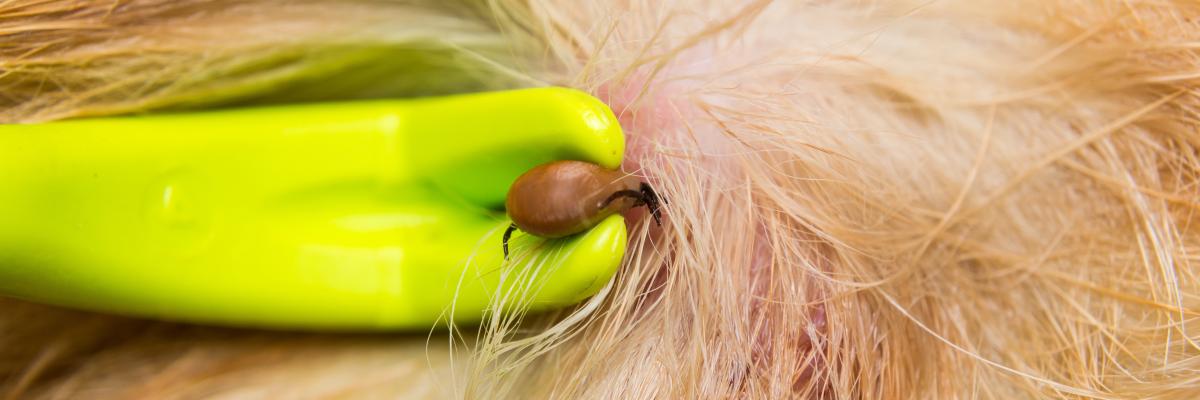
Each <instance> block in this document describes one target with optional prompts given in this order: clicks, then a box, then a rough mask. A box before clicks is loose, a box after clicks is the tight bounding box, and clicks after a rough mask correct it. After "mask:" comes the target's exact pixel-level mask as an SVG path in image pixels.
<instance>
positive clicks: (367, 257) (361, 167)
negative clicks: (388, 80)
mask: <svg viewBox="0 0 1200 400" xmlns="http://www.w3.org/2000/svg"><path fill="white" fill-rule="evenodd" d="M624 147H625V141H624V137H623V135H622V132H621V128H620V126H619V124H618V123H617V120H616V118H615V117H614V116H613V113H612V111H611V110H609V109H608V107H606V106H605V105H604V104H602V103H601V102H600V101H598V100H596V99H595V98H592V97H590V96H588V95H586V94H584V93H582V92H578V91H574V90H569V89H563V88H539V89H525V90H516V91H507V92H491V93H480V94H468V95H456V96H448V97H438V98H424V99H408V100H373V101H356V102H347V103H329V104H308V105H288V106H278V107H266V108H254V109H236V110H224V111H211V112H200V113H186V114H166V115H144V116H129V117H119V118H95V119H81V120H73V121H63V122H53V123H45V124H31V125H4V126H0V295H3V296H9V297H16V298H21V299H26V300H30V301H36V302H43V303H49V304H56V305H61V306H67V307H74V308H82V309H88V310H96V311H102V312H111V313H117V314H123V315H132V316H141V317H149V318H160V319H168V320H176V321H189V322H198V323H212V324H223V325H237V326H252V327H269V328H298V329H337V330H391V329H428V328H430V327H433V326H435V325H437V324H438V323H439V322H445V321H446V320H451V321H454V322H458V323H471V322H477V321H479V320H481V319H482V318H483V317H484V315H485V313H486V312H488V311H487V310H489V307H491V305H492V300H493V298H494V297H495V296H498V295H502V294H503V293H517V292H519V293H523V294H522V295H521V296H523V297H521V300H523V301H519V302H514V303H515V304H518V303H519V304H524V306H526V307H528V308H527V309H528V310H531V311H538V310H547V309H554V308H560V307H565V306H569V305H572V304H575V303H577V302H579V301H581V300H583V299H584V298H587V297H588V296H591V295H593V294H595V293H596V292H598V291H599V290H600V289H601V288H603V287H604V286H605V285H606V284H607V283H608V282H609V280H610V279H611V278H612V276H613V274H614V272H615V271H616V269H617V266H618V265H619V264H620V261H621V257H622V256H623V255H624V253H625V246H626V235H627V234H626V229H625V221H624V219H623V218H622V217H621V215H620V214H613V213H609V214H605V215H604V216H603V218H600V219H599V220H598V221H592V220H589V221H587V224H588V226H587V228H586V229H584V230H582V232H579V233H577V234H574V235H571V236H566V237H563V238H560V239H543V238H538V237H534V236H530V235H525V236H524V237H517V238H513V246H514V253H513V255H514V256H519V257H515V258H513V259H510V260H509V261H507V262H506V261H505V255H504V254H503V252H501V248H502V239H503V238H502V236H503V234H504V232H505V231H506V230H507V228H508V227H510V226H511V224H512V221H511V220H509V219H508V218H507V216H506V214H505V212H504V205H505V200H506V196H507V194H508V191H509V188H510V186H512V184H513V183H514V181H516V179H517V178H518V177H519V176H521V175H522V174H523V173H525V172H526V171H528V170H531V169H533V168H534V167H535V166H539V165H543V164H547V163H551V162H554V161H559V160H574V161H582V162H586V163H590V164H594V165H596V166H599V167H602V168H604V169H606V170H612V171H615V170H617V169H618V168H619V167H620V164H621V157H622V154H623V153H624ZM637 200H638V199H636V198H635V199H633V200H630V201H633V202H636V201H637ZM631 204H632V203H631ZM521 260H525V262H521ZM530 268H537V269H538V270H536V271H533V270H528V269H530ZM522 269H524V270H522ZM531 280H534V281H531ZM513 288H535V289H534V290H528V291H521V290H517V291H512V290H511V289H513ZM452 310H453V311H452Z"/></svg>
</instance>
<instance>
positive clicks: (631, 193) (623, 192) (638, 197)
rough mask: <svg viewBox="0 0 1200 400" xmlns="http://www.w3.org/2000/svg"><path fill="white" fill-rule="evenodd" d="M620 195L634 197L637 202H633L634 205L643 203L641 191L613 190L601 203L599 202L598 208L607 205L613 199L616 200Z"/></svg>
mask: <svg viewBox="0 0 1200 400" xmlns="http://www.w3.org/2000/svg"><path fill="white" fill-rule="evenodd" d="M622 197H632V198H634V199H636V200H637V201H638V202H637V204H634V207H637V206H640V205H642V204H645V203H644V202H643V200H644V199H643V197H644V195H643V194H642V193H641V192H639V191H636V190H618V191H616V192H613V194H612V195H611V196H608V199H605V200H604V202H603V203H600V208H604V207H608V205H609V204H612V202H613V201H616V200H617V199H619V198H622Z"/></svg>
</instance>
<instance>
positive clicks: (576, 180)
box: [504, 161, 661, 257]
mask: <svg viewBox="0 0 1200 400" xmlns="http://www.w3.org/2000/svg"><path fill="white" fill-rule="evenodd" d="M642 205H644V206H646V207H647V208H649V209H650V214H651V215H652V216H653V217H654V221H655V222H656V223H657V222H660V219H661V213H660V211H659V200H658V195H657V194H655V193H654V189H652V188H651V187H650V185H648V184H646V183H644V182H642V181H640V180H638V179H637V178H636V177H634V176H631V175H628V174H625V173H623V172H621V171H616V170H610V169H605V168H604V167H601V166H599V165H596V164H592V163H588V162H583V161H554V162H551V163H547V164H542V165H539V166H537V167H534V168H533V169H531V170H529V171H528V172H526V173H525V174H523V175H521V176H520V177H519V178H517V180H516V181H515V182H513V185H512V187H511V188H509V190H508V198H507V199H506V200H505V202H504V206H505V208H506V209H507V210H508V216H509V218H512V221H513V224H512V226H510V227H509V228H508V230H507V231H505V232H504V255H505V256H506V257H507V256H508V239H509V237H510V236H511V235H512V232H513V230H515V229H518V228H519V229H521V230H522V231H525V232H528V233H530V234H533V235H536V236H540V237H545V238H559V237H564V236H570V235H574V234H576V233H579V232H583V231H585V230H587V229H588V228H591V227H593V226H595V225H596V224H598V223H600V221H602V220H604V219H605V218H607V217H608V216H610V215H613V214H616V213H619V212H622V211H625V210H628V209H630V208H633V207H638V206H642Z"/></svg>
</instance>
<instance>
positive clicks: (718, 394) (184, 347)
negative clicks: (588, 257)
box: [0, 0, 1200, 399]
mask: <svg viewBox="0 0 1200 400" xmlns="http://www.w3.org/2000/svg"><path fill="white" fill-rule="evenodd" d="M1197 18H1200V5H1197V4H1195V3H1192V2H1187V1H1167V0H1159V1H1066V0H1062V1H1039V0H1022V1H1000V0H996V1H934V2H927V1H892V2H875V1H852V0H846V1H808V2H769V1H751V2H746V1H733V0H692V1H684V0H678V1H671V0H667V1H655V0H625V1H584V2H569V1H562V2H553V1H539V0H529V1H512V2H506V1H488V2H482V1H480V2H470V1H466V2H457V3H445V2H437V1H410V2H394V3H393V2H375V1H333V0H329V1H304V2H290V3H287V4H284V2H274V1H248V2H225V1H212V2H206V1H190V0H189V1H141V2H138V1H133V2H83V3H75V2H55V1H33V0H28V1H7V2H0V38H4V41H3V44H2V45H0V93H2V94H3V95H2V96H0V120H4V121H9V122H13V121H44V120H51V119H58V118H67V117H76V116H88V115H107V114H115V113H129V112H142V111H152V110H160V109H192V108H205V107H223V106H237V105H246V104H260V103H277V102H290V101H308V100H329V99H350V98H361V97H378V96H399V95H425V94H440V93H451V92H459V91H475V90H489V89H500V88H510V87H521V86H537V85H559V86H570V87H575V88H579V89H583V90H586V91H588V92H590V93H592V94H594V95H596V96H597V97H599V98H600V99H601V100H604V101H605V102H606V103H607V104H609V105H610V106H611V107H612V108H613V110H614V111H615V112H616V114H617V115H618V117H619V118H620V120H621V121H622V124H623V126H624V128H625V131H626V133H627V135H628V142H629V150H628V154H627V155H626V160H627V161H626V166H625V168H626V169H627V170H628V171H630V172H634V173H637V174H639V175H641V176H643V177H645V178H646V179H647V180H648V181H649V182H651V183H652V184H653V185H654V186H655V188H656V189H657V190H658V191H659V192H660V194H661V195H662V196H664V197H665V198H667V199H669V201H670V205H669V206H668V207H667V209H666V214H667V218H666V219H665V221H664V226H663V227H662V228H661V229H659V228H656V227H654V226H653V224H652V223H650V222H649V221H647V220H646V219H645V218H639V217H638V216H633V217H634V221H635V222H634V223H632V224H631V226H633V231H632V232H631V236H630V237H631V243H630V247H629V248H630V252H629V255H628V256H627V260H626V263H625V265H623V267H622V269H621V271H620V272H619V273H618V276H617V277H616V279H615V280H614V281H613V283H611V284H610V286H609V287H608V288H606V289H605V292H603V295H602V296H598V297H595V298H593V299H592V300H589V301H588V302H587V303H585V304H584V305H581V306H580V307H578V308H576V309H573V310H567V311H564V312H562V313H560V314H559V315H558V316H557V317H554V316H551V317H542V318H533V319H531V320H529V321H520V320H519V319H513V318H510V317H506V316H497V317H496V318H493V319H492V320H491V323H490V324H485V325H484V326H483V327H482V328H481V329H480V332H479V336H478V337H477V339H476V337H475V336H473V335H469V336H467V340H466V341H467V342H469V343H470V345H469V346H468V348H467V350H469V351H470V354H468V355H467V356H468V357H467V358H468V359H469V361H470V363H471V364H470V366H468V367H465V368H459V367H452V366H449V365H450V361H449V360H450V359H451V358H449V357H450V356H447V355H443V354H446V353H445V352H446V349H445V348H443V347H440V346H443V345H440V344H438V345H433V346H434V347H433V349H434V350H432V351H424V352H419V351H417V352H404V351H401V350H398V349H399V347H398V346H399V345H398V344H396V343H395V342H392V341H389V340H385V339H381V338H374V337H372V338H346V337H329V336H321V335H301V334H269V333H259V332H237V331H225V330H210V329H206V328H189V327H183V326H175V325H170V324H163V323H150V322H142V321H131V320H123V319H113V318H111V317H103V316H91V315H90V314H87V315H89V316H88V317H86V318H89V319H91V322H86V321H85V322H83V323H80V322H79V321H78V320H79V319H80V318H82V317H81V315H85V314H77V313H72V312H66V311H48V310H45V309H42V308H39V307H38V306H33V305H28V304H23V303H18V302H14V301H8V302H5V303H3V307H5V309H6V310H7V311H5V312H3V313H0V359H3V360H11V361H9V362H7V363H4V364H3V366H2V368H3V370H2V371H3V372H0V374H3V375H5V376H8V377H9V378H10V379H9V381H10V382H14V383H11V384H9V386H8V388H7V389H6V390H7V394H9V395H10V396H13V397H24V396H27V395H28V396H41V397H48V398H53V397H55V396H59V397H77V395H92V396H103V397H109V396H124V397H154V398H159V397H182V398H187V397H206V396H211V395H218V394H225V395H246V396H249V397H254V396H255V395H256V393H258V394H265V393H295V394H297V395H300V394H306V395H314V396H316V397H339V396H344V397H360V396H364V395H368V394H376V395H378V394H385V393H386V394H394V393H397V392H399V393H403V392H404V390H399V389H401V388H398V387H396V385H395V383H396V382H397V380H398V379H402V378H401V377H400V375H403V374H400V373H397V372H396V371H397V368H408V369H412V368H422V367H423V365H424V364H425V363H428V364H430V365H432V366H434V367H435V368H434V369H435V370H437V371H445V373H446V374H448V375H451V376H453V377H454V379H453V380H449V381H438V382H442V383H440V385H442V386H440V388H439V389H428V390H426V391H424V392H415V393H417V394H418V395H427V396H432V397H438V396H468V397H477V398H493V397H505V396H507V397H513V398H565V399H576V398H597V399H610V398H655V399H657V398H664V399H676V398H848V399H855V398H864V399H894V398H901V399H905V398H931V399H941V398H975V397H978V398H999V399H1011V398H1043V397H1063V398H1179V399H1192V398H1196V397H1198V396H1200V374H1197V373H1196V371H1197V370H1200V343H1198V342H1200V322H1198V321H1200V319H1198V314H1200V277H1198V272H1200V270H1198V269H1197V267H1196V254H1197V253H1198V252H1200V248H1198V247H1197V245H1198V244H1200V234H1198V233H1197V231H1196V227H1195V226H1194V225H1195V224H1194V222H1196V221H1195V220H1196V218H1195V217H1194V213H1195V211H1196V210H1197V209H1198V208H1200V181H1198V177H1200V174H1198V173H1200V171H1198V169H1200V156H1198V154H1200V153H1198V151H1197V148H1198V147H1200V134H1198V132H1197V129H1198V127H1200V125H1198V123H1197V110H1198V108H1197V107H1198V105H1200V103H1198V101H1200V98H1198V97H1197V92H1196V89H1197V82H1198V78H1200V73H1198V71H1200V62H1198V60H1200V58H1198V57H1197V56H1198V54H1197V49H1198V48H1200V46H1197V43H1200V41H1198V39H1200V27H1197V22H1196V21H1197ZM431 77H436V78H437V79H430V78H431ZM35 311H36V312H51V313H52V316H51V317H49V318H46V317H39V316H35V315H32V314H33V313H34V312H35ZM519 322H524V324H523V325H519V324H518V323H519ZM530 327H534V328H536V329H532V330H531V329H530ZM64 329H71V333H64V334H47V333H50V332H57V331H60V330H64ZM463 329H470V328H465V327H464V328H463ZM197 331H199V333H197ZM131 332H136V333H137V334H139V335H142V336H140V337H137V338H134V339H129V340H123V341H116V339H113V338H115V337H119V336H122V335H126V334H129V333H131ZM147 332H148V333H147ZM180 332H183V334H184V337H185V338H187V339H184V340H174V339H170V338H169V337H170V336H171V335H175V334H180ZM189 335H190V336H189ZM434 335H439V334H438V333H435V334H434ZM456 340H457V339H456ZM114 341H115V342H114ZM397 341H399V340H397ZM435 342H436V343H442V342H446V341H445V340H440V339H439V340H433V341H431V343H435ZM263 343H275V344H270V345H265V347H266V348H267V349H272V350H264V349H263V348H261V347H262V346H260V345H262V344H263ZM456 343H457V342H456ZM159 348H168V349H171V354H170V355H162V354H159V353H158V352H156V351H154V349H159ZM456 348H457V347H456ZM214 349H215V350H217V351H214ZM272 352H274V353H272ZM297 353H299V354H307V356H306V357H297V356H294V354H297ZM398 353H400V354H399V355H396V356H395V357H394V358H387V357H384V356H380V354H398ZM418 353H420V354H421V355H417V354H418ZM272 357H274V358H272ZM335 359H336V360H339V362H338V363H336V367H334V368H331V367H329V366H327V365H316V364H317V363H315V362H314V361H313V360H335ZM382 359H388V360H392V361H393V362H392V363H388V362H381V361H380V360H382ZM405 359H407V360H414V359H421V361H420V362H418V363H416V364H412V363H410V364H404V363H403V362H396V361H395V360H405ZM355 360H362V361H363V362H362V364H361V365H358V364H357V363H356V362H355ZM97 363H100V364H99V365H100V366H97V365H98V364H97ZM414 365H417V366H414ZM164 366H165V367H164ZM402 366H403V367H402ZM97 370H99V371H97ZM129 371H134V372H133V373H131V372H129ZM137 371H140V372H137ZM312 371H317V372H312ZM364 376H369V377H372V378H364ZM293 378H294V379H293ZM403 379H407V378H403ZM414 381H420V382H421V383H420V384H422V385H427V386H437V385H439V384H435V383H430V382H434V381H437V380H436V379H433V378H429V379H428V380H426V378H419V379H415V380H414ZM445 382H449V383H445ZM414 385H416V384H414ZM114 386H116V387H119V388H118V389H113V387H114ZM256 389H257V390H258V391H256ZM4 390H5V389H0V394H4V393H5V392H4ZM106 390H107V391H106ZM288 390H291V392H287V391H288ZM410 393H413V392H410Z"/></svg>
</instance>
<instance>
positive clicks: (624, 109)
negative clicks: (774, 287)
mask: <svg viewBox="0 0 1200 400" xmlns="http://www.w3.org/2000/svg"><path fill="white" fill-rule="evenodd" d="M699 52H700V51H697V50H692V51H689V53H699ZM694 57H700V58H690V57H689V59H700V60H709V59H710V58H703V57H704V55H703V54H695V55H694ZM681 58H684V57H681ZM707 66H708V65H705V64H703V63H701V64H695V65H690V66H688V67H686V68H678V67H670V66H668V67H666V68H667V69H665V70H663V71H660V72H659V73H658V74H656V75H654V76H651V74H650V72H649V71H650V68H649V67H643V68H641V69H639V70H637V71H635V72H633V73H632V74H631V76H629V77H626V78H625V79H623V80H621V81H619V82H618V83H619V84H613V83H611V82H610V83H608V84H605V85H602V86H601V87H599V88H598V89H597V90H595V91H594V93H595V94H596V95H597V96H598V97H599V98H600V99H601V100H602V101H604V102H605V103H606V104H608V105H609V106H610V107H611V108H612V109H613V111H614V113H616V115H617V119H618V120H619V121H620V123H621V126H622V128H623V129H624V130H625V132H627V136H626V143H627V144H628V146H627V148H626V158H625V161H624V164H623V167H624V168H623V169H624V170H625V171H628V172H631V173H633V174H635V175H639V176H642V177H643V179H644V180H646V181H647V182H649V183H650V184H651V185H652V186H654V187H656V188H658V187H661V185H657V182H656V181H655V171H651V170H650V169H651V168H654V167H653V166H656V165H664V164H671V163H677V162H681V161H680V160H678V159H677V157H675V156H673V155H672V154H671V153H670V151H669V150H667V151H664V150H663V148H664V147H668V146H656V145H657V144H659V143H663V142H672V143H681V142H682V143H687V144H689V145H691V146H694V147H696V148H697V149H695V150H700V151H701V152H702V153H704V152H713V153H719V152H720V151H719V150H720V149H721V148H722V147H724V146H723V144H722V143H724V142H726V141H727V138H724V137H719V135H713V136H717V137H712V136H709V135H704V134H699V133H698V134H696V135H694V136H689V137H687V138H683V139H682V140H678V139H676V140H674V141H672V140H670V139H672V138H669V137H667V136H666V135H670V134H674V133H676V132H692V131H693V129H692V128H693V127H692V126H689V125H688V122H687V121H691V120H695V119H698V118H708V117H709V116H708V115H707V114H706V112H705V111H703V110H697V109H694V108H688V107H684V106H681V105H680V104H682V103H677V102H675V101H673V100H672V99H678V98H681V96H686V95H688V93H684V92H683V90H682V89H683V87H684V86H685V85H683V84H680V83H679V82H663V81H662V77H664V76H683V75H680V74H684V75H688V74H703V73H704V71H699V70H703V69H706V68H705V67H707ZM673 68H674V69H675V70H673ZM709 73H711V71H709ZM650 79H654V80H655V81H656V82H653V83H652V84H648V83H649V82H647V81H648V80H650ZM648 87H653V88H655V89H654V92H652V93H648V94H643V95H639V94H641V93H642V91H643V89H644V88H648ZM635 106H636V107H635ZM634 109H636V110H637V112H636V113H634V112H632V111H631V110H634ZM702 133H703V132H702ZM682 162H686V161H682ZM643 168H646V169H647V170H645V171H643ZM659 194H660V195H661V196H664V197H667V198H671V197H673V196H672V195H671V193H659ZM625 214H626V217H627V218H629V219H630V220H631V221H632V223H631V225H634V226H636V225H638V224H639V223H640V222H641V219H642V218H645V217H646V215H645V214H644V211H640V210H637V209H635V210H630V211H627V212H626V213H625ZM668 215H669V213H664V217H665V218H669V217H667V216H668ZM664 221H665V219H664ZM668 225H670V224H669V223H667V222H664V226H668ZM649 229H650V230H649V231H648V232H649V234H650V235H652V236H658V235H661V234H662V229H666V228H665V227H663V228H659V227H655V226H650V228H649ZM756 237H757V238H759V239H763V238H765V235H763V234H761V233H760V234H759V235H756ZM647 243H649V244H651V245H652V244H653V243H654V240H653V238H651V240H649V241H648V242H647ZM771 259H772V255H771V249H770V248H769V243H767V242H766V241H765V240H759V241H758V242H757V244H756V246H755V253H754V254H753V256H752V260H751V261H750V268H749V269H748V271H749V273H750V274H751V275H753V276H752V277H750V278H751V279H752V280H753V281H755V284H754V286H753V287H754V289H753V295H754V296H753V297H754V298H755V299H756V300H754V304H752V305H751V307H753V309H755V310H756V311H755V312H756V313H757V312H759V311H757V310H760V309H763V308H764V307H766V306H765V305H764V304H761V301H760V300H758V299H762V298H767V297H768V296H766V295H765V294H766V292H767V291H768V290H771V289H770V288H771V284H772V282H771V272H770V268H771ZM668 276H669V274H667V273H666V271H665V270H664V271H662V273H659V274H656V275H655V278H654V279H653V281H654V282H655V283H654V284H652V285H650V287H651V288H661V287H662V283H663V282H662V281H665V280H666V279H668ZM811 291H812V292H811V294H810V299H811V300H814V301H815V300H816V299H817V298H818V297H819V296H820V295H819V293H818V289H817V288H812V289H811ZM648 295H649V297H650V298H654V297H657V294H656V293H653V292H652V293H649V294H648ZM762 312H767V311H765V310H764V311H762ZM808 319H809V321H811V323H812V326H811V328H810V329H812V330H815V332H817V333H818V335H820V334H822V333H824V332H825V329H826V325H825V321H826V319H825V307H824V306H823V305H820V304H819V303H818V305H816V306H813V307H812V308H811V311H810V312H809V315H808ZM770 329H771V328H770V327H769V326H768V327H766V328H765V329H763V330H760V331H759V332H758V335H757V339H756V344H755V345H754V349H753V350H752V355H751V359H752V360H758V359H760V358H765V357H769V355H770V354H771V352H772V349H771V346H774V344H773V343H771V342H769V341H768V340H769V338H771V337H773V336H774V335H773V334H772V333H771V332H770ZM819 345H821V344H817V343H812V342H811V340H809V339H807V336H804V337H802V339H800V341H799V342H797V343H794V344H792V345H791V346H794V349H795V351H799V352H811V353H815V354H816V356H815V357H814V358H813V359H812V360H813V361H811V362H809V363H808V364H806V365H799V366H797V368H798V369H799V370H800V371H801V372H800V373H799V374H798V377H797V380H796V382H795V384H794V387H795V388H796V389H797V390H799V389H800V388H801V387H803V386H804V383H805V382H806V381H807V380H809V379H812V376H813V372H814V370H816V369H818V368H822V364H823V361H822V360H821V358H820V355H821V354H824V353H825V351H823V350H822V349H816V348H814V347H815V346H819Z"/></svg>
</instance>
